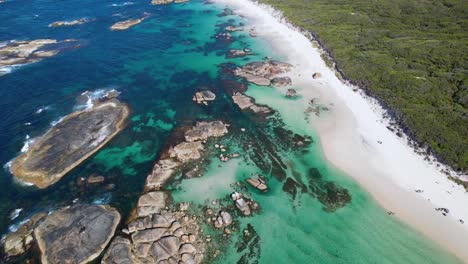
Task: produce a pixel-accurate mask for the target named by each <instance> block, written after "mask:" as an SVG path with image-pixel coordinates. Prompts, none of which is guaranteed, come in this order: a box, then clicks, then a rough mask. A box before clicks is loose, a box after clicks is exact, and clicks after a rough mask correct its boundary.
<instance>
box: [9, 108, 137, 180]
mask: <svg viewBox="0 0 468 264" xmlns="http://www.w3.org/2000/svg"><path fill="white" fill-rule="evenodd" d="M129 111H130V110H129V109H128V107H127V106H126V105H125V104H123V103H120V102H119V101H117V100H116V99H113V100H110V101H106V102H103V103H101V104H98V105H95V106H94V107H92V108H89V109H85V110H82V111H78V112H74V113H72V114H70V115H68V116H66V117H65V118H64V119H63V120H62V121H61V122H59V123H58V124H57V125H55V126H54V127H52V128H51V129H49V131H47V132H46V133H45V134H44V135H43V136H41V137H40V138H38V139H36V140H35V141H34V143H33V145H32V146H31V147H30V148H29V150H28V151H27V152H25V153H23V154H21V155H20V156H19V157H17V158H16V159H15V160H14V161H13V163H12V166H11V171H12V173H13V175H14V176H15V177H16V178H17V179H18V180H19V181H21V182H25V183H31V184H33V185H35V186H37V187H38V188H41V189H42V188H47V187H48V186H50V185H52V184H54V183H55V182H57V181H58V180H60V179H61V178H62V177H63V176H64V175H65V174H66V173H67V172H69V171H70V170H72V169H73V168H74V167H76V166H78V165H79V164H80V163H82V162H83V161H84V160H86V159H87V158H88V157H90V156H91V155H92V154H94V153H95V152H96V151H97V150H99V149H100V148H101V147H103V146H104V145H105V144H106V143H107V142H109V140H111V139H112V138H113V137H114V136H115V135H117V133H119V132H120V131H121V130H122V129H123V128H124V127H125V121H126V119H127V117H128V114H129Z"/></svg>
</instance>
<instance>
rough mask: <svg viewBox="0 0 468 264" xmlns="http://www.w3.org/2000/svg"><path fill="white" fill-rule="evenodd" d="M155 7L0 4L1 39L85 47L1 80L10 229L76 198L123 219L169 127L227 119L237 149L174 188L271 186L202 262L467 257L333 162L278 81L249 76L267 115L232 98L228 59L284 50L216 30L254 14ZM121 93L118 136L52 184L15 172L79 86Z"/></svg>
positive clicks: (3, 176)
mask: <svg viewBox="0 0 468 264" xmlns="http://www.w3.org/2000/svg"><path fill="white" fill-rule="evenodd" d="M149 2H150V1H132V2H125V1H104V0H93V1H91V0H82V1H75V0H73V1H52V0H32V1H25V0H7V1H6V2H3V3H0V20H1V21H2V23H1V24H0V42H1V41H7V40H34V39H45V38H50V39H57V40H60V41H62V40H65V39H76V40H78V43H79V44H80V46H79V47H77V48H70V47H68V48H64V49H63V50H62V52H61V53H60V54H58V55H56V56H53V57H51V58H46V59H44V60H42V61H40V62H36V63H33V64H30V65H24V66H22V67H19V68H16V69H13V70H12V72H11V73H8V74H5V75H3V76H0V109H1V110H2V111H1V112H2V117H1V118H0V149H1V151H0V163H1V164H4V168H3V170H1V171H0V233H1V234H6V233H8V232H9V231H11V230H14V229H15V227H17V225H18V224H19V223H21V222H22V221H24V220H25V219H28V217H30V216H31V215H33V214H34V213H36V212H39V211H44V210H47V211H50V210H53V209H56V208H59V207H62V206H66V205H70V204H72V203H74V202H75V203H76V202H82V203H94V204H110V205H112V206H114V207H116V208H117V209H119V211H120V212H121V213H122V215H123V218H124V219H125V218H126V217H127V216H128V215H129V212H130V210H131V209H132V208H133V207H134V206H135V204H136V202H137V200H138V197H139V196H140V194H141V193H142V191H143V187H144V182H145V179H146V176H147V175H148V173H149V172H150V171H151V168H152V166H153V164H154V163H155V162H156V161H157V159H158V157H159V154H160V151H161V150H162V148H163V147H165V146H167V144H168V142H170V141H171V140H172V134H171V132H173V131H174V130H175V129H176V128H178V127H182V126H187V125H192V124H193V122H195V121H197V120H223V121H225V122H227V123H229V124H230V125H231V126H230V128H229V130H230V133H229V135H228V136H226V137H224V138H222V139H220V140H219V142H217V143H218V144H223V145H224V146H226V147H228V149H229V151H237V152H239V153H241V156H242V157H241V158H238V159H232V160H231V161H229V162H226V163H223V162H220V161H219V160H218V158H217V155H218V154H217V153H216V152H215V151H212V152H208V155H209V157H208V161H209V162H208V163H207V164H206V170H205V172H204V174H203V176H202V177H196V178H191V179H185V178H184V177H182V176H181V175H179V176H178V177H177V178H176V179H175V180H174V181H173V182H172V184H171V185H170V186H169V189H170V190H171V192H172V196H173V199H174V201H175V202H192V203H194V204H195V205H198V206H200V208H206V207H209V206H210V205H211V204H213V200H217V201H218V202H225V201H226V200H227V199H228V198H227V196H228V195H229V194H230V193H231V192H232V191H233V190H235V189H239V188H241V187H242V186H238V185H237V184H236V182H239V181H243V180H245V179H246V178H247V177H250V176H251V175H252V174H254V173H258V174H261V175H264V176H265V177H266V179H267V181H268V185H269V189H270V190H269V192H267V193H260V192H257V191H255V190H252V189H247V190H248V191H246V192H247V193H248V195H249V196H250V197H252V198H253V199H254V200H255V201H256V202H258V204H259V205H260V211H259V212H257V213H254V215H253V216H251V217H240V216H238V217H236V225H237V226H238V230H237V231H236V230H234V231H233V234H232V235H231V236H229V238H226V239H224V237H222V235H221V234H219V232H218V233H216V231H215V230H212V229H210V227H209V226H206V227H205V231H206V232H207V233H210V234H213V237H215V239H214V242H213V244H212V247H213V248H219V249H220V251H221V253H220V254H219V256H218V257H217V258H207V260H209V262H214V263H271V262H275V263H459V262H460V261H459V260H457V259H456V258H455V257H454V256H452V255H451V254H450V253H448V252H446V251H445V250H443V249H442V248H440V247H439V246H437V245H436V244H435V243H433V242H432V241H429V240H428V239H426V238H425V237H424V236H423V235H422V234H420V233H419V232H417V231H414V230H413V229H411V228H410V227H409V226H407V225H406V224H404V223H401V222H400V221H398V220H397V219H396V218H395V217H393V216H391V215H389V214H388V212H387V211H386V210H384V209H383V208H381V207H380V206H379V205H378V204H377V203H376V202H375V201H374V200H373V199H372V197H371V196H370V195H369V194H368V193H367V192H366V191H365V190H363V189H362V188H361V187H360V186H359V185H358V184H357V183H356V182H354V181H353V180H352V179H351V178H350V177H349V176H347V175H346V173H345V172H342V171H340V170H338V169H337V168H334V167H333V166H332V165H331V164H329V163H328V162H327V161H326V159H325V158H324V156H323V153H322V152H321V149H320V142H318V137H317V136H316V134H315V132H314V131H313V129H312V128H311V126H310V125H309V122H310V120H308V119H307V118H305V115H304V109H300V108H295V107H294V100H300V98H299V99H288V98H285V96H284V93H281V92H279V91H278V90H276V89H272V88H268V87H260V86H255V85H249V90H248V91H247V94H248V95H249V96H252V97H253V98H255V99H256V101H257V102H258V103H261V104H265V105H269V106H270V107H272V108H273V109H274V110H275V114H274V115H272V116H270V117H268V118H267V119H266V120H262V119H259V118H257V117H255V116H253V115H251V114H248V113H245V112H242V111H241V110H240V109H239V108H238V107H237V106H236V105H235V104H233V102H232V100H231V98H230V96H228V93H227V91H228V90H229V89H230V88H231V87H228V85H229V84H232V83H229V82H228V80H230V79H229V77H228V76H226V69H227V68H229V67H233V65H234V64H235V65H243V64H245V63H247V62H252V61H259V60H263V59H264V57H266V56H271V57H273V59H278V60H281V59H282V57H281V55H278V54H275V53H274V49H273V48H272V47H271V46H270V43H268V42H267V41H265V40H263V39H261V38H252V37H250V36H249V34H248V32H245V31H239V32H233V33H232V35H233V37H234V41H224V40H221V39H219V38H216V37H215V36H216V35H217V34H219V33H222V32H224V28H225V27H226V26H228V25H242V24H245V25H248V23H249V21H247V20H245V19H243V18H241V17H239V16H235V15H229V16H220V14H221V13H222V12H223V10H224V8H226V6H222V5H219V4H216V3H210V2H208V1H206V2H204V1H198V0H196V1H190V2H186V3H181V4H170V5H158V6H155V5H150V3H149ZM144 16H147V19H145V20H144V21H143V22H142V23H140V24H138V25H136V26H134V27H131V28H129V29H127V30H124V31H111V30H110V29H109V28H110V26H111V25H112V24H114V23H115V22H118V21H122V20H126V19H135V18H141V17H144ZM80 18H88V19H89V20H90V21H89V22H88V23H85V24H82V25H76V26H70V27H55V28H54V27H48V25H49V24H50V23H53V22H55V21H59V20H75V19H80ZM241 23H242V24H241ZM233 48H234V49H245V48H248V49H251V50H252V51H253V53H254V54H253V55H251V56H248V57H245V58H236V59H226V58H225V54H226V52H227V51H228V50H229V49H233ZM112 89H115V90H117V91H119V92H120V95H119V98H120V99H121V100H122V101H124V102H125V103H127V104H128V105H129V106H130V108H131V111H132V113H131V117H130V119H129V121H128V125H127V126H126V128H125V129H124V130H123V131H122V132H121V133H120V134H118V135H117V136H116V137H115V138H114V139H112V140H111V141H110V142H109V143H108V144H107V145H106V146H105V147H104V148H102V149H101V150H100V151H98V152H97V153H96V154H95V155H93V156H92V157H91V158H89V159H88V160H86V161H85V162H83V163H82V164H81V165H79V166H78V167H76V168H75V169H74V170H73V171H71V172H70V173H68V174H67V175H66V176H65V177H64V178H62V179H61V180H60V181H59V182H58V183H56V184H55V185H53V186H52V187H49V188H48V189H46V190H37V189H34V188H32V187H29V186H24V185H21V184H18V183H16V182H15V181H14V179H13V176H12V175H11V174H10V173H9V170H8V164H9V162H10V161H11V160H12V159H14V158H15V157H16V156H17V155H19V154H20V152H21V151H25V150H26V149H27V147H29V145H30V144H31V143H33V139H34V138H35V137H38V136H40V135H41V134H43V133H44V132H45V131H47V130H48V129H49V128H50V127H51V126H52V125H53V124H54V123H55V122H58V121H59V120H60V118H62V117H63V116H65V115H67V114H69V113H71V112H73V111H75V110H77V109H81V108H83V107H85V106H86V103H87V102H86V101H83V100H79V99H80V95H82V94H83V93H84V92H86V91H89V93H91V94H93V95H95V96H98V95H99V94H102V92H103V91H107V90H112ZM204 89H209V90H211V91H213V92H214V93H215V94H216V95H217V99H216V101H215V102H214V103H213V104H210V105H209V106H202V105H197V104H195V103H194V102H193V101H192V96H193V94H194V93H195V92H197V91H200V90H204ZM324 115H325V116H326V113H325V114H324ZM325 118H326V117H325ZM241 128H242V129H241ZM292 134H298V135H301V136H310V137H311V140H312V143H311V144H310V145H309V146H306V147H303V148H300V149H299V148H295V146H294V145H293V144H292V141H291V135H292ZM91 174H99V175H103V176H104V177H105V182H104V184H102V185H97V186H82V185H80V184H78V182H79V179H80V178H81V177H88V176H89V175H91ZM288 179H291V180H290V181H288ZM292 182H295V183H296V185H295V184H291V183H292ZM286 183H288V184H286ZM291 186H292V187H291ZM241 189H242V188H241ZM243 190H244V191H245V189H243ZM336 190H341V191H343V190H346V192H347V193H348V194H349V195H350V197H351V201H350V202H346V203H344V204H342V205H340V206H339V207H338V208H332V207H333V206H334V205H335V204H336V203H338V201H337V200H339V198H337V197H336V193H335V191H336ZM18 209H22V210H21V211H20V210H18ZM335 209H336V210H335ZM12 213H13V214H12ZM243 230H249V232H250V234H251V236H250V237H249V238H245V236H244V235H243ZM216 236H219V239H216ZM28 257H31V258H37V255H34V254H33V255H32V256H28ZM22 260H23V259H20V260H15V261H19V262H21V261H22Z"/></svg>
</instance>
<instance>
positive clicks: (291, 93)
mask: <svg viewBox="0 0 468 264" xmlns="http://www.w3.org/2000/svg"><path fill="white" fill-rule="evenodd" d="M296 95H297V92H296V90H294V89H288V91H287V92H286V97H295V96H296Z"/></svg>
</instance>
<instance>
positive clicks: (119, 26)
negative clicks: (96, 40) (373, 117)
mask: <svg viewBox="0 0 468 264" xmlns="http://www.w3.org/2000/svg"><path fill="white" fill-rule="evenodd" d="M148 16H149V15H146V16H144V17H142V18H137V19H128V20H125V21H119V22H117V23H115V24H114V25H112V26H111V27H110V29H111V30H126V29H129V28H131V27H133V26H135V25H138V24H140V23H141V22H143V20H145V19H146V18H148Z"/></svg>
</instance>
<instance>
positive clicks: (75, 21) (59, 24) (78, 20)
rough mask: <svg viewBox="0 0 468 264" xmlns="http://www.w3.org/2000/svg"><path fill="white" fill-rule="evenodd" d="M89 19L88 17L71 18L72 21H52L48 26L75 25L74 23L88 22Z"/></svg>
mask: <svg viewBox="0 0 468 264" xmlns="http://www.w3.org/2000/svg"><path fill="white" fill-rule="evenodd" d="M90 21H91V20H90V19H89V18H80V19H77V20H72V21H56V22H54V23H51V24H49V27H69V26H76V25H82V24H85V23H88V22H90Z"/></svg>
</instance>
